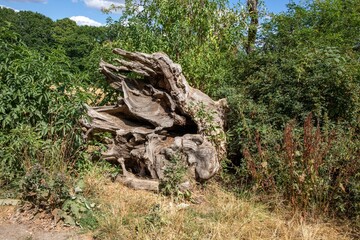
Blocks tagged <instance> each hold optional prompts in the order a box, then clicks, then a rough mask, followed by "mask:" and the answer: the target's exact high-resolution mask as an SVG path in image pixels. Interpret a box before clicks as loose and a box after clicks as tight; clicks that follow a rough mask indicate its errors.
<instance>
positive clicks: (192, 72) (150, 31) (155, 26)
mask: <svg viewBox="0 0 360 240" xmlns="http://www.w3.org/2000/svg"><path fill="white" fill-rule="evenodd" d="M139 6H141V7H142V8H143V9H142V11H139ZM241 19H242V12H241V11H240V10H239V9H236V8H234V9H231V8H230V7H229V6H228V1H226V0H206V1H197V2H191V4H190V3H189V2H186V1H180V0H170V1H148V0H142V1H140V2H137V1H131V0H129V1H126V8H125V10H124V14H123V16H122V18H121V19H120V21H119V22H116V23H115V24H113V25H112V26H110V31H111V32H117V33H118V35H117V36H116V40H117V44H118V45H119V46H120V47H122V48H125V49H127V50H130V51H132V50H134V51H144V52H156V51H161V52H165V53H167V54H168V55H169V56H170V57H171V58H172V59H173V60H174V61H175V62H178V63H180V64H181V65H182V67H183V69H184V73H185V75H186V77H187V80H188V81H189V82H190V83H192V84H194V86H196V87H199V88H201V89H202V90H205V91H206V92H209V93H211V92H213V91H214V92H215V91H216V88H217V86H218V84H221V83H224V82H225V81H226V79H227V78H228V76H229V74H230V73H231V72H232V71H231V70H230V69H231V68H232V66H231V62H232V61H234V60H235V59H236V54H237V52H238V49H239V47H240V46H241V44H242V40H243V35H242V33H243V30H244V24H243V22H242V21H241Z"/></svg>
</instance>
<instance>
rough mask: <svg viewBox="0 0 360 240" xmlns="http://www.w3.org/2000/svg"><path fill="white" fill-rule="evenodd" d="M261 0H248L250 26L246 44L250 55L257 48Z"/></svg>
mask: <svg viewBox="0 0 360 240" xmlns="http://www.w3.org/2000/svg"><path fill="white" fill-rule="evenodd" d="M258 4H259V0H247V8H248V11H249V15H250V25H249V29H248V39H247V43H246V47H245V48H246V53H247V54H250V53H251V52H252V51H253V49H254V46H255V41H256V34H257V28H258V25H259V12H258Z"/></svg>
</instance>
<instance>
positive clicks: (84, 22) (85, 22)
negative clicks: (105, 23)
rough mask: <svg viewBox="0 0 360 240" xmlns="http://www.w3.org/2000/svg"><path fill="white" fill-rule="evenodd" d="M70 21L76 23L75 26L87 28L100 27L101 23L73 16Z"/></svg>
mask: <svg viewBox="0 0 360 240" xmlns="http://www.w3.org/2000/svg"><path fill="white" fill-rule="evenodd" d="M70 19H71V20H73V21H74V22H76V24H77V25H79V26H84V25H87V26H95V27H100V26H101V25H102V24H101V23H99V22H97V21H95V20H92V19H91V18H88V17H85V16H73V17H71V18H70Z"/></svg>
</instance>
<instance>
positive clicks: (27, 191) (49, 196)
mask: <svg viewBox="0 0 360 240" xmlns="http://www.w3.org/2000/svg"><path fill="white" fill-rule="evenodd" d="M22 193H23V195H22V199H23V200H25V201H27V202H30V203H31V204H33V205H34V206H35V207H36V208H40V209H43V210H46V211H48V212H51V211H52V210H54V209H56V208H59V207H61V206H62V204H63V203H64V202H65V200H66V199H67V198H68V197H69V188H68V187H67V185H66V176H65V175H62V174H61V173H58V174H56V175H52V174H49V172H47V171H46V170H44V168H42V167H41V166H40V165H33V167H32V168H31V169H30V170H29V172H28V173H27V174H26V176H25V178H24V181H23V183H22Z"/></svg>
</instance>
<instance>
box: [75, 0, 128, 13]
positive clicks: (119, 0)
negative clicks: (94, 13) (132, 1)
mask: <svg viewBox="0 0 360 240" xmlns="http://www.w3.org/2000/svg"><path fill="white" fill-rule="evenodd" d="M75 1H77V0H73V2H75ZM82 1H83V2H84V3H85V5H86V6H88V7H91V8H96V9H109V8H110V7H112V6H115V7H124V6H125V0H82ZM120 12H121V11H120V10H118V11H114V13H120Z"/></svg>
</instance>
